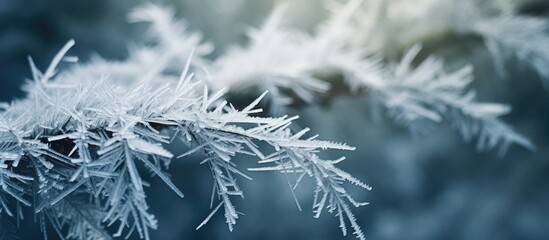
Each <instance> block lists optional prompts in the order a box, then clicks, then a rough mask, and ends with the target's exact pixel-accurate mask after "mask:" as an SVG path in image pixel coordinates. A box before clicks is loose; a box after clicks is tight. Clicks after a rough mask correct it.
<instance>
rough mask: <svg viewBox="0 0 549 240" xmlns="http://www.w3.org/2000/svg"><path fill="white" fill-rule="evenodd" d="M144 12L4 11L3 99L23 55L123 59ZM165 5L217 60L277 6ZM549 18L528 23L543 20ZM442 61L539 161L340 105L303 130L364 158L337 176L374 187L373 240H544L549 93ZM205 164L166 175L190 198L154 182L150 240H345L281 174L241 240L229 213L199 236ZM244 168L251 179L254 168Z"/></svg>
mask: <svg viewBox="0 0 549 240" xmlns="http://www.w3.org/2000/svg"><path fill="white" fill-rule="evenodd" d="M139 2H142V1H130V0H120V1H108V0H81V1H72V0H0V81H1V88H0V100H1V101H10V100H12V99H14V98H17V97H23V96H24V94H23V93H22V92H21V91H20V87H21V85H22V84H23V82H24V79H25V78H26V77H30V70H29V67H28V64H27V59H26V57H27V56H28V55H30V56H32V57H33V59H34V60H35V61H36V62H37V65H38V67H39V68H41V69H44V68H45V67H46V66H47V64H48V63H49V61H50V59H51V58H52V56H53V55H54V54H55V53H56V52H57V51H58V50H59V48H60V47H61V46H62V45H63V44H64V43H65V42H66V41H67V40H68V39H70V38H74V39H75V40H76V42H77V45H76V47H74V48H73V50H71V53H72V54H73V55H77V56H79V57H80V59H81V60H82V61H86V59H87V58H89V57H90V56H92V55H93V54H99V55H100V56H102V57H105V58H108V59H113V60H116V59H124V57H125V56H127V48H126V46H127V44H128V43H139V42H140V39H141V36H142V35H143V27H142V26H139V25H137V26H136V25H132V24H129V23H127V21H126V14H127V13H128V11H129V10H130V9H131V8H132V6H135V5H137V4H138V3H139ZM163 2H164V3H165V5H171V6H175V7H176V8H177V14H178V16H179V17H182V18H185V19H187V20H188V21H189V23H190V26H191V27H192V28H194V29H197V30H200V31H202V32H204V33H205V35H206V37H207V39H209V40H211V41H213V42H214V43H215V44H216V45H217V46H218V50H216V51H217V52H216V53H215V54H219V53H220V52H222V51H223V48H224V47H226V46H227V45H228V44H234V43H241V42H243V41H245V38H244V37H243V35H242V34H241V33H242V32H243V31H242V30H243V29H244V28H245V27H246V26H247V25H258V24H259V23H260V20H261V19H262V18H263V17H264V16H266V14H267V13H268V12H269V9H271V7H272V1H270V0H256V1H246V0H230V1H223V0H211V1H200V0H191V1H178V2H175V3H174V2H169V1H163ZM229 2H230V3H229ZM315 3H316V4H315ZM547 5H548V4H547V3H541V4H539V5H534V6H532V7H530V8H527V9H525V11H526V13H528V14H544V13H546V12H547V10H548V9H549V8H547ZM296 6H297V7H296V8H298V9H297V10H296V11H295V12H297V13H299V14H296V16H297V18H298V20H299V22H300V23H301V24H303V27H305V28H306V27H308V26H310V24H311V23H313V22H315V21H317V20H318V19H319V18H321V15H322V14H323V13H324V12H325V10H323V8H322V6H320V5H319V4H318V3H317V2H315V1H313V0H307V1H302V2H299V3H298V4H297V5H296ZM427 47H428V46H427ZM443 49H444V51H443V53H441V54H443V55H444V54H446V55H448V56H450V57H452V58H456V55H459V57H457V59H461V60H459V61H464V59H465V61H469V62H473V63H474V64H475V66H476V70H475V75H476V82H475V83H474V85H473V87H474V88H476V89H477V90H478V91H479V96H480V97H481V99H482V100H489V101H496V102H505V103H509V104H511V105H512V107H513V112H512V113H511V114H510V115H508V116H506V117H505V118H504V119H505V121H507V122H508V123H509V124H511V125H512V126H514V127H515V128H516V129H517V130H518V131H519V132H521V133H523V134H525V135H526V136H528V137H530V138H531V139H532V140H533V141H534V143H535V144H536V146H537V150H536V151H535V152H530V151H527V150H525V149H521V148H519V147H516V146H513V147H511V149H510V151H509V152H508V153H507V154H506V155H505V157H503V158H498V157H496V154H495V153H494V152H486V153H477V152H476V151H475V149H474V144H468V143H463V141H462V140H461V138H460V137H459V136H458V134H457V133H456V132H455V131H451V130H449V128H448V127H447V126H443V127H440V128H434V129H433V131H432V132H430V133H428V134H425V135H419V136H413V135H411V134H410V133H409V132H408V131H407V130H406V129H404V128H402V127H401V126H398V125H396V124H393V123H391V121H390V120H388V119H381V120H373V118H372V117H371V115H370V112H369V111H368V108H367V107H365V106H366V104H364V102H365V99H360V98H340V99H337V100H336V101H334V102H333V103H332V104H331V105H329V106H323V107H308V108H305V109H303V110H300V112H296V114H299V115H300V116H301V117H302V118H301V119H300V120H299V124H300V125H301V126H308V127H310V128H312V129H313V131H314V132H315V133H319V134H320V135H321V137H322V138H323V139H330V140H336V141H342V142H347V143H349V144H350V145H353V146H356V147H357V150H356V151H354V152H348V153H345V154H346V155H347V157H348V160H347V161H346V162H344V163H342V164H341V167H342V168H343V169H345V170H347V171H349V172H351V173H352V174H353V175H355V176H357V177H358V178H360V179H362V180H364V181H365V182H367V183H369V184H371V185H372V186H373V188H374V189H373V191H371V192H364V191H360V190H357V191H356V193H355V196H357V198H358V199H360V200H365V201H369V202H371V205H370V206H367V207H363V208H360V209H357V210H356V214H357V218H358V219H359V223H360V225H361V226H363V229H364V231H365V233H366V236H367V237H368V238H369V239H379V240H381V239H417V240H430V239H479V240H481V239H499V240H506V239H526V240H527V239H540V240H541V239H549V147H547V146H548V144H549V143H548V140H549V90H547V89H544V88H543V86H542V85H541V83H540V80H539V79H538V77H537V76H536V75H535V74H534V73H532V71H531V70H529V69H528V68H527V67H523V66H521V65H520V63H518V62H509V68H510V69H511V73H510V76H511V77H510V78H509V79H507V80H501V79H498V78H497V77H496V76H495V74H494V72H493V69H492V66H491V62H490V60H489V58H488V54H487V52H486V50H484V48H483V47H482V46H481V45H480V44H476V45H475V44H472V45H467V46H456V45H455V43H454V44H448V46H446V47H444V48H443ZM215 54H214V55H215ZM450 61H452V60H450ZM456 61H457V60H456ZM548 67H549V66H548ZM181 151H183V150H181ZM336 154H340V153H337V152H336V153H334V156H336ZM199 161H200V159H198V158H197V159H185V160H176V161H174V163H173V165H172V167H171V168H170V171H169V172H170V173H171V174H172V176H173V178H174V182H175V183H176V185H178V186H179V187H180V188H181V189H182V190H183V192H184V193H185V194H186V197H185V198H183V199H179V198H178V197H177V196H176V195H175V194H173V193H172V192H171V191H170V190H169V188H168V187H166V186H164V185H163V184H162V183H161V182H160V181H159V180H158V179H153V180H152V187H151V188H149V191H148V198H149V200H150V203H151V211H152V212H153V213H155V214H156V216H157V219H158V220H159V229H158V230H156V231H153V232H152V238H153V239H166V240H169V239H341V238H342V237H341V232H340V230H339V228H338V227H337V225H338V222H337V219H336V218H334V217H333V216H332V215H330V214H326V215H324V216H322V217H321V218H320V219H314V218H313V217H312V215H313V214H312V213H311V212H310V211H309V206H310V205H311V202H312V190H311V186H312V184H311V182H304V183H303V184H302V186H301V187H300V188H298V191H297V192H296V193H297V195H298V198H299V199H300V200H301V204H302V206H304V211H303V212H299V211H298V210H297V208H296V206H295V204H294V203H293V199H292V197H291V193H290V191H289V190H288V187H287V184H286V182H285V181H286V180H285V179H284V178H283V177H282V176H281V175H280V174H276V173H250V175H251V176H252V177H253V178H254V180H253V181H251V182H250V181H247V180H245V179H243V180H242V183H243V189H244V191H245V194H246V198H245V199H244V200H241V201H237V202H236V204H237V207H238V209H239V210H240V211H241V212H243V213H244V214H245V215H244V216H241V218H240V219H239V221H238V223H237V225H236V229H235V230H234V232H232V233H230V232H229V231H228V229H227V227H226V224H225V222H224V219H223V216H222V215H221V214H217V215H216V216H215V217H214V218H213V219H212V220H211V221H210V223H209V224H208V225H207V226H205V227H203V228H202V229H200V230H198V231H195V230H194V229H195V227H196V226H197V225H198V224H199V223H200V222H201V221H202V220H203V218H204V217H206V216H207V215H208V213H209V209H208V207H209V198H210V194H211V184H212V182H211V180H212V179H211V176H210V174H209V170H208V169H207V168H206V167H205V166H200V165H199V164H198V163H199ZM237 163H238V164H239V165H240V166H242V167H247V166H254V160H253V159H244V158H243V159H239V160H237ZM29 213H30V212H29ZM33 222H34V220H33V218H32V215H27V218H26V220H25V221H24V222H23V225H22V226H21V229H20V230H19V234H20V239H39V238H40V237H39V236H41V235H40V233H39V231H38V227H37V225H36V224H34V223H33ZM54 238H55V237H54ZM350 239H352V238H350Z"/></svg>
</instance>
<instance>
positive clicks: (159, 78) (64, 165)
mask: <svg viewBox="0 0 549 240" xmlns="http://www.w3.org/2000/svg"><path fill="white" fill-rule="evenodd" d="M73 44H74V42H73V41H70V42H69V43H68V44H67V45H66V46H65V47H64V48H63V49H62V51H61V52H60V53H59V54H58V55H57V56H56V57H55V58H54V60H53V61H52V64H51V65H50V67H49V68H48V70H47V71H46V72H44V73H42V72H41V71H39V70H38V69H37V68H36V67H35V66H34V65H32V64H31V67H32V72H33V78H34V79H33V80H31V81H29V82H28V84H27V87H26V89H27V91H28V97H27V98H26V99H22V100H18V101H14V102H13V103H12V104H11V105H9V106H8V107H7V108H6V109H5V111H4V112H2V114H1V119H2V120H3V121H2V122H0V123H1V125H0V130H1V134H2V135H1V138H0V139H1V146H2V152H1V155H0V157H1V162H0V163H1V165H0V167H1V168H0V184H1V186H2V189H1V191H0V200H1V203H2V208H1V209H2V211H1V212H0V213H4V212H6V213H7V214H8V215H9V216H14V215H15V214H16V213H14V209H20V208H19V207H13V206H17V205H25V206H30V205H34V208H35V212H36V214H37V215H38V217H39V219H40V220H41V221H40V222H41V226H42V230H43V231H44V232H45V231H46V229H47V227H46V224H45V222H46V221H49V222H50V223H51V225H52V226H53V229H54V230H55V231H56V232H57V233H58V234H60V235H61V236H64V237H66V238H70V239H76V238H78V239H99V238H101V239H107V238H110V237H111V236H112V237H119V236H129V235H131V234H133V233H135V232H137V234H138V235H139V236H140V237H141V238H145V239H148V238H149V229H155V228H156V227H157V220H156V219H155V218H154V215H153V214H152V213H150V212H149V209H148V203H147V199H146V191H145V187H146V186H147V185H148V184H147V183H146V181H145V179H144V178H143V173H142V171H141V170H140V169H141V168H143V169H146V170H148V171H149V172H150V173H152V175H153V176H158V177H160V178H161V179H162V180H163V181H164V182H165V183H166V184H167V185H168V186H169V187H171V188H172V189H173V190H174V192H175V193H176V194H177V195H179V196H180V197H183V193H182V192H181V191H180V190H179V189H178V188H177V187H176V186H175V185H174V184H173V183H172V182H171V180H170V177H169V176H168V175H167V174H166V173H164V168H166V167H167V166H168V165H169V163H170V160H171V159H172V157H173V154H172V153H171V152H169V151H168V150H166V149H164V147H163V144H166V143H169V142H170V141H171V140H173V139H174V138H179V139H182V140H183V142H185V143H187V144H189V145H191V146H194V147H197V148H195V150H200V149H202V150H203V152H204V153H205V156H206V159H205V160H204V161H203V163H207V164H208V165H209V166H210V169H211V170H212V177H213V179H214V193H215V195H217V196H218V197H219V199H220V205H219V206H224V210H225V217H226V219H227V224H228V225H229V229H231V230H232V227H233V225H234V224H235V223H236V219H237V218H238V212H237V211H236V207H235V206H234V205H233V203H232V202H231V200H230V197H232V196H242V195H243V192H242V190H241V189H240V188H239V187H238V185H237V182H236V178H237V177H239V176H243V177H246V178H248V177H247V176H246V175H245V174H244V173H243V172H242V171H241V170H239V169H238V168H237V166H236V164H235V162H234V160H233V159H234V158H235V157H237V154H248V155H255V156H257V157H259V159H260V161H265V160H266V159H267V157H265V156H269V154H270V155H271V156H275V155H276V154H286V153H291V154H292V156H293V158H292V161H294V162H295V161H299V162H300V165H299V166H301V167H300V168H301V169H302V171H305V172H307V173H308V175H309V176H310V177H314V178H316V179H319V180H322V181H328V182H332V183H333V184H332V185H330V186H332V187H331V188H328V190H326V191H330V193H331V194H332V195H333V197H338V198H340V199H341V200H340V201H338V206H341V207H342V208H343V209H344V211H343V212H344V214H345V215H346V216H347V217H348V220H349V221H350V223H351V225H352V227H353V228H354V229H355V232H356V233H357V236H358V237H359V238H362V239H363V238H364V235H363V234H362V232H361V231H360V228H359V227H358V226H359V225H358V223H357V222H356V220H355V219H354V217H353V216H352V213H350V211H349V210H348V207H347V205H346V203H345V201H347V200H349V201H351V202H352V203H355V201H354V200H352V198H351V197H350V195H349V194H347V193H346V191H344V190H343V189H344V188H343V187H342V186H341V185H342V184H343V181H348V182H350V183H354V184H357V185H358V186H360V187H364V188H367V189H369V188H368V187H367V186H366V185H365V184H363V183H361V182H360V181H358V180H357V179H355V178H353V177H351V176H350V175H349V174H347V173H345V172H343V171H342V170H339V169H338V168H336V167H335V166H334V165H333V164H332V163H330V161H327V160H321V159H320V157H319V156H318V155H317V154H318V152H319V151H321V150H324V149H336V150H353V149H354V148H352V147H349V146H347V145H345V144H339V143H332V142H328V141H320V140H315V139H314V138H308V139H303V138H302V136H303V135H304V134H305V133H306V131H301V132H299V133H296V134H292V133H291V131H290V129H289V125H290V124H291V122H292V121H293V120H294V119H295V118H288V117H277V118H266V117H256V116H253V115H254V114H257V113H260V112H261V109H258V108H256V106H257V104H258V103H259V101H260V100H261V98H262V97H263V96H264V95H265V94H264V95H262V96H261V97H260V98H259V99H257V100H256V101H254V102H252V103H251V104H250V105H249V106H248V107H245V108H244V109H242V110H237V109H235V108H234V107H232V105H230V104H228V103H227V101H225V100H224V99H223V95H224V91H218V92H213V93H211V92H210V91H209V90H208V88H207V87H206V86H204V88H203V89H202V91H197V90H196V89H197V88H201V84H199V81H197V80H194V79H193V75H192V74H189V73H190V70H189V69H190V67H191V61H190V59H189V60H188V61H187V63H186V65H185V67H184V68H183V69H184V71H183V73H182V74H181V75H180V76H178V75H174V74H173V73H172V72H169V71H156V70H155V69H152V70H150V71H156V73H155V74H154V75H152V76H151V75H149V74H147V72H146V71H145V73H144V74H143V75H128V76H125V77H126V78H124V76H121V75H118V74H121V73H123V71H124V70H125V68H126V67H127V65H126V64H123V63H120V64H112V65H111V66H109V67H108V68H107V69H106V72H105V74H109V73H114V74H113V75H111V76H107V75H103V76H101V74H100V72H99V71H98V70H91V69H93V66H94V63H90V64H88V65H85V66H83V67H75V68H71V69H69V70H67V71H63V72H59V73H56V72H57V70H56V67H57V65H58V64H59V63H60V62H61V61H62V59H67V58H66V57H64V55H65V53H66V52H67V51H68V50H69V48H70V47H71V46H72V45H73ZM68 59H71V58H68ZM31 63H32V61H31ZM128 64H133V63H128ZM98 65H99V66H104V65H102V63H101V62H100V63H99V64H98ZM88 70H89V71H88ZM122 75H123V74H122ZM112 77H114V78H112ZM111 79H112V80H111ZM199 92H201V93H199ZM260 141H262V142H266V143H268V144H270V145H272V146H273V150H271V151H269V152H265V150H263V149H259V148H258V147H257V145H256V144H257V143H258V142H260ZM193 151H194V150H193ZM190 153H192V152H190ZM190 153H189V154H190ZM273 154H274V155H273ZM185 156H186V155H183V156H180V157H185ZM280 161H281V163H282V162H283V161H285V160H283V159H282V158H281V160H280ZM296 169H298V168H295V169H294V171H295V170H296ZM272 170H278V169H272ZM313 170H314V171H313ZM320 183H321V182H319V184H320ZM31 198H32V199H33V200H32V201H31V200H29V199H31ZM345 199H347V200H345ZM354 205H356V206H360V204H354ZM82 206H86V207H82ZM322 207H323V206H321V208H322ZM317 208H318V207H317ZM217 209H219V208H216V209H214V211H213V212H212V214H213V213H215V212H216V211H217ZM340 214H341V213H340ZM211 217H212V216H211V215H210V216H208V217H207V218H206V220H205V222H207V220H208V219H210V218H211ZM205 222H204V223H205ZM204 223H203V224H204ZM203 224H201V225H203ZM111 226H112V227H113V229H115V232H114V233H107V232H106V231H107V228H109V227H111Z"/></svg>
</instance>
